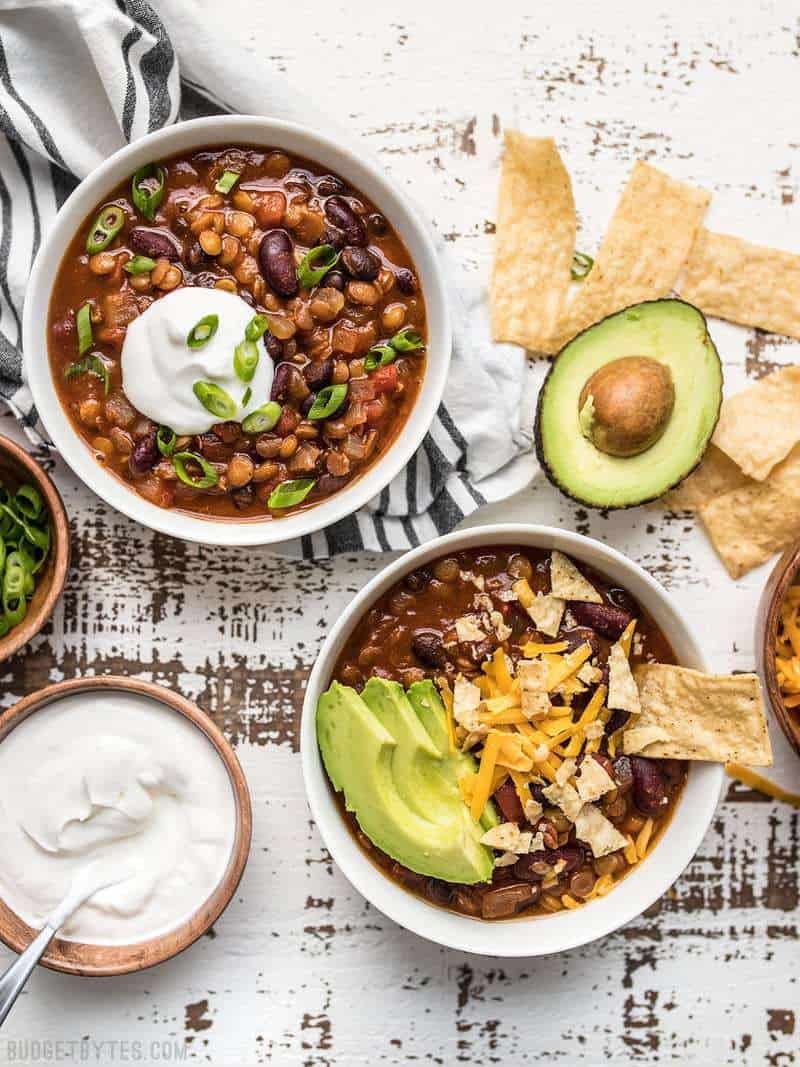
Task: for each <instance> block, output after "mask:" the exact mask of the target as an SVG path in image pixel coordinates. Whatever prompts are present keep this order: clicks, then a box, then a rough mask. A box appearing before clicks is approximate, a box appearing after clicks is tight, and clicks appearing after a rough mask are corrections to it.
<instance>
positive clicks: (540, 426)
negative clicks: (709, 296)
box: [535, 299, 722, 509]
mask: <svg viewBox="0 0 800 1067" xmlns="http://www.w3.org/2000/svg"><path fill="white" fill-rule="evenodd" d="M656 364H660V365H661V368H664V367H666V368H667V369H668V372H669V373H668V374H666V375H664V374H663V370H662V369H661V368H658V367H656V370H658V371H660V377H661V378H662V379H664V380H666V381H667V382H670V380H671V388H669V389H667V390H664V389H662V386H661V384H660V380H659V375H655V376H654V375H653V374H652V373H650V374H646V373H642V370H643V369H645V370H646V369H647V368H648V367H649V368H650V371H651V372H652V369H653V367H654V365H656ZM630 368H633V376H632V377H631V369H630ZM594 393H597V394H598V395H597V397H596V396H595V395H594ZM721 404H722V365H721V363H720V359H719V355H718V353H717V350H716V348H715V346H714V342H713V341H712V340H711V337H710V335H709V332H708V325H707V323H706V320H705V316H704V315H703V314H702V312H700V311H698V309H697V308H696V307H693V306H692V305H691V304H687V303H686V302H685V301H684V300H675V299H664V300H649V301H646V302H645V303H642V304H634V305H633V306H632V307H628V308H625V309H624V310H622V311H618V312H616V313H615V314H613V315H609V316H608V317H607V318H605V319H602V320H601V321H600V322H597V323H595V324H594V325H593V326H589V327H588V329H586V330H584V331H583V332H582V333H579V334H578V335H577V336H576V337H573V339H572V340H571V341H569V342H568V343H567V344H566V345H565V346H564V348H562V350H561V352H559V354H558V355H557V356H556V358H555V360H554V361H553V365H552V366H551V368H550V371H549V373H548V375H547V378H546V379H545V381H544V384H543V385H542V388H541V391H540V393H539V402H538V406H537V410H536V424H535V441H536V452H537V455H538V457H539V462H540V463H541V465H542V468H543V470H544V471H545V473H546V475H547V477H548V478H549V479H550V481H551V482H552V483H553V484H554V485H555V486H557V487H558V488H559V489H560V490H561V491H562V492H563V493H565V494H566V495H567V496H569V497H571V498H572V499H573V500H576V501H577V502H578V503H581V504H585V505H587V506H588V507H593V508H603V509H612V508H630V507H635V506H636V505H638V504H644V503H647V501H649V500H655V499H657V498H658V497H660V496H663V494H664V493H666V492H667V491H668V490H669V489H672V488H674V487H675V486H676V485H677V484H678V483H679V482H681V481H683V479H684V478H685V477H686V476H687V475H688V474H690V473H691V472H692V470H694V468H695V467H696V466H697V464H698V463H699V462H700V460H701V459H702V457H703V453H704V452H705V450H706V447H707V445H708V442H709V441H710V439H711V435H712V434H713V432H714V428H715V426H716V425H717V420H718V419H719V412H720V405H721ZM638 413H641V415H640V416H639V414H638ZM615 419H616V420H617V421H618V425H617V427H615V426H614V420H615ZM615 428H616V429H618V430H619V433H617V434H615V433H614V430H615ZM626 435H627V436H626ZM620 438H622V439H623V440H624V441H627V442H628V444H629V447H628V454H620V453H621V452H622V451H624V448H623V447H622V446H620V444H619V441H620ZM609 441H611V442H613V444H609ZM598 443H599V444H600V445H601V446H602V448H601V447H598ZM614 451H616V453H617V454H612V452H614Z"/></svg>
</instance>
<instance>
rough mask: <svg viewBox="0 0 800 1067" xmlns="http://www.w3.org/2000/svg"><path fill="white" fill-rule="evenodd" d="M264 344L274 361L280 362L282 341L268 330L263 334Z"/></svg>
mask: <svg viewBox="0 0 800 1067" xmlns="http://www.w3.org/2000/svg"><path fill="white" fill-rule="evenodd" d="M264 344H265V345H266V348H267V352H268V353H269V355H270V356H271V358H272V359H273V361H274V362H275V363H280V361H281V360H282V359H283V341H279V340H278V338H277V337H275V335H274V334H271V333H270V332H269V330H268V331H267V332H266V333H265V334H264Z"/></svg>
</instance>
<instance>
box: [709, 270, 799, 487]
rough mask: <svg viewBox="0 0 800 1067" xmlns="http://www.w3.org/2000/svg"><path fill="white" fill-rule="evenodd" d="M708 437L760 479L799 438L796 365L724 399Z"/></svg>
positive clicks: (749, 473)
mask: <svg viewBox="0 0 800 1067" xmlns="http://www.w3.org/2000/svg"><path fill="white" fill-rule="evenodd" d="M799 277H800V275H799ZM711 440H712V441H713V443H714V444H715V445H716V446H717V448H721V449H722V451H723V452H724V453H725V454H726V455H728V456H730V458H731V459H732V460H733V461H734V462H735V463H736V464H737V465H738V466H739V467H740V468H741V470H742V471H744V473H745V474H747V475H749V476H750V477H751V478H755V479H756V480H757V481H763V480H764V479H765V478H766V477H767V475H768V474H769V472H770V471H771V470H772V468H773V467H774V466H775V465H776V464H777V463H780V461H781V460H782V459H785V458H786V456H788V454H789V453H790V452H791V450H792V449H793V448H794V446H795V445H796V444H797V442H798V441H800V366H792V367H782V368H781V369H780V370H776V371H773V373H772V374H767V375H766V376H765V377H764V378H761V379H760V381H758V382H756V383H755V385H751V386H750V387H749V388H748V389H745V390H744V391H743V392H741V393H737V394H736V395H735V396H732V397H729V398H728V399H727V400H725V401H724V403H723V405H722V411H721V412H720V416H719V422H718V423H717V428H716V430H715V431H714V436H713V437H712V439H711Z"/></svg>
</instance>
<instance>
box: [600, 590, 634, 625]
mask: <svg viewBox="0 0 800 1067" xmlns="http://www.w3.org/2000/svg"><path fill="white" fill-rule="evenodd" d="M606 596H607V598H608V599H609V600H610V601H611V603H612V604H613V605H614V607H615V608H621V609H622V610H623V611H627V613H628V614H629V615H630V616H631V617H632V618H637V617H638V616H639V615H640V614H641V612H640V610H639V605H638V604H637V602H636V601H635V600H634V598H633V597H632V596H631V594H630V593H629V592H628V590H627V589H609V590H608V592H607V593H606Z"/></svg>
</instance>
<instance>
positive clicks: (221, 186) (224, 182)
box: [214, 170, 241, 194]
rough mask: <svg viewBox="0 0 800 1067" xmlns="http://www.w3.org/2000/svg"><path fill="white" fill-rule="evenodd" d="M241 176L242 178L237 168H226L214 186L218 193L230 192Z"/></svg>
mask: <svg viewBox="0 0 800 1067" xmlns="http://www.w3.org/2000/svg"><path fill="white" fill-rule="evenodd" d="M239 178H241V174H237V173H236V171H235V170H226V171H225V172H224V173H223V175H222V177H221V178H220V180H219V181H218V182H217V184H216V185H215V186H214V188H215V189H216V190H217V192H218V193H223V194H226V193H229V192H230V191H231V189H232V188H233V187H234V185H236V183H237V182H238V180H239Z"/></svg>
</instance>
